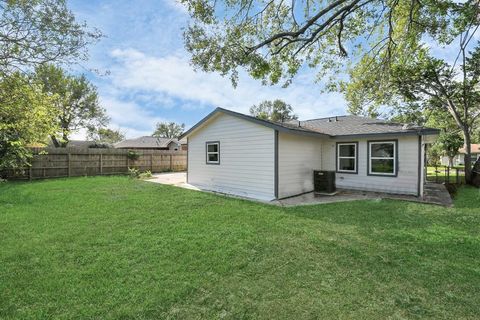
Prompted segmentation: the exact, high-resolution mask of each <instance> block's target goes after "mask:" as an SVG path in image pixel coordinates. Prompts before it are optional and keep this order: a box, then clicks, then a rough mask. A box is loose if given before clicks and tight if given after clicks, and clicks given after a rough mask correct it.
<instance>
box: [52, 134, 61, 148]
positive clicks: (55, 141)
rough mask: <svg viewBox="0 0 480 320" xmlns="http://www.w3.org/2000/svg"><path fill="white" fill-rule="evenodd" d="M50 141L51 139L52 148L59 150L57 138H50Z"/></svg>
mask: <svg viewBox="0 0 480 320" xmlns="http://www.w3.org/2000/svg"><path fill="white" fill-rule="evenodd" d="M51 139H52V142H53V146H54V147H55V148H60V142H58V140H57V137H55V136H51Z"/></svg>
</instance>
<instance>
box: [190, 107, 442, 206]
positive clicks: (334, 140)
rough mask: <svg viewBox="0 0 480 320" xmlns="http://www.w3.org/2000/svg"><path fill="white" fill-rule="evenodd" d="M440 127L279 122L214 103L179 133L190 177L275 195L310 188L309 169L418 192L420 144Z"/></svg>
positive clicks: (355, 182)
mask: <svg viewBox="0 0 480 320" xmlns="http://www.w3.org/2000/svg"><path fill="white" fill-rule="evenodd" d="M438 133H439V130H437V129H431V128H420V127H409V126H406V125H402V124H394V123H388V122H385V121H382V120H377V119H369V118H363V117H359V116H340V117H331V118H322V119H314V120H308V121H293V122H288V123H276V122H271V121H265V120H260V119H257V118H255V117H251V116H247V115H244V114H241V113H237V112H233V111H230V110H225V109H222V108H217V109H215V110H214V111H213V112H212V113H210V114H209V115H208V116H207V117H205V118H204V119H203V120H201V121H200V122H199V123H197V124H196V125H195V126H193V127H192V128H191V129H190V130H188V131H187V132H186V133H184V134H183V135H182V136H181V138H187V140H188V173H187V182H188V183H189V184H192V185H194V186H198V187H200V188H203V189H207V190H212V191H217V192H223V193H228V194H234V195H239V196H245V197H250V198H255V199H261V200H274V199H281V198H286V197H291V196H295V195H298V194H302V193H307V192H311V191H313V170H332V171H336V186H337V187H338V188H344V189H356V190H368V191H379V192H389V193H397V194H410V195H417V196H421V195H423V182H424V176H425V163H424V161H425V147H424V146H425V144H427V143H431V142H432V140H433V138H434V137H435V136H436V135H438Z"/></svg>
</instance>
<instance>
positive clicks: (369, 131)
mask: <svg viewBox="0 0 480 320" xmlns="http://www.w3.org/2000/svg"><path fill="white" fill-rule="evenodd" d="M218 113H224V114H227V115H231V116H234V117H237V118H241V119H244V120H247V121H250V122H253V123H257V124H260V125H263V126H266V127H269V128H272V129H275V130H278V131H282V132H289V133H295V134H301V135H307V136H316V137H328V138H342V137H350V136H351V137H359V136H365V137H368V136H381V135H428V134H438V133H439V132H440V130H438V129H433V128H425V127H412V126H405V125H404V124H401V123H391V122H388V121H385V120H380V119H371V118H365V117H360V116H337V117H329V118H319V119H312V120H306V121H298V120H292V121H289V122H274V121H269V120H263V119H258V118H256V117H253V116H249V115H246V114H243V113H238V112H235V111H231V110H227V109H223V108H216V109H215V110H213V111H212V112H211V113H209V114H208V115H207V116H206V117H205V118H203V119H202V120H200V121H199V122H198V123H197V124H196V125H194V126H193V127H192V128H190V129H189V130H187V131H186V132H185V133H183V134H182V135H181V136H180V137H179V139H183V138H185V137H187V136H188V135H190V134H191V133H192V132H193V131H195V130H197V129H198V128H199V127H201V126H202V125H203V124H204V123H205V122H206V121H208V120H209V119H211V118H212V117H213V116H215V115H216V114H218Z"/></svg>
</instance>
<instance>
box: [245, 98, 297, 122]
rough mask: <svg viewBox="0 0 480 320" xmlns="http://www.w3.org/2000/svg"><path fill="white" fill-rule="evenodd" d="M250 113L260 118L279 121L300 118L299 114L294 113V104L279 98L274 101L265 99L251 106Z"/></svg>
mask: <svg viewBox="0 0 480 320" xmlns="http://www.w3.org/2000/svg"><path fill="white" fill-rule="evenodd" d="M250 114H251V115H252V116H255V117H257V118H259V119H264V120H271V121H277V122H284V121H288V120H295V119H298V116H297V115H296V114H294V113H293V108H292V106H291V105H289V104H287V103H286V102H284V101H282V100H278V99H277V100H274V101H268V100H265V101H263V102H261V103H259V104H258V105H254V106H252V107H250Z"/></svg>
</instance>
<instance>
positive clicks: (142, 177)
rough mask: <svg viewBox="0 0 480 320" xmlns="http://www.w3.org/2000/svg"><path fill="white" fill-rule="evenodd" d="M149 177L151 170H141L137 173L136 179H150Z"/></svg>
mask: <svg viewBox="0 0 480 320" xmlns="http://www.w3.org/2000/svg"><path fill="white" fill-rule="evenodd" d="M151 177H152V172H151V171H150V170H147V171H145V172H142V173H140V174H139V175H138V179H150V178H151Z"/></svg>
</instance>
